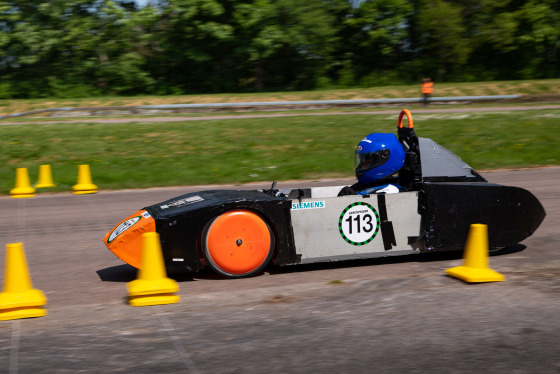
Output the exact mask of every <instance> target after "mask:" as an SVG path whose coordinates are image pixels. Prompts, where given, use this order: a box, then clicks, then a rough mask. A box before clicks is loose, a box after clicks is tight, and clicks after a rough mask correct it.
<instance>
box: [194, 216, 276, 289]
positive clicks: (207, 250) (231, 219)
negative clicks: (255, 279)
mask: <svg viewBox="0 0 560 374" xmlns="http://www.w3.org/2000/svg"><path fill="white" fill-rule="evenodd" d="M273 251H274V237H273V234H272V231H271V230H270V227H269V226H268V224H267V223H266V222H265V221H264V220H263V219H262V218H261V217H260V216H259V215H257V214H255V213H253V212H250V211H247V210H232V211H230V212H226V213H224V214H222V215H220V216H218V217H216V218H215V219H214V220H213V221H211V222H210V223H209V224H208V225H206V228H205V229H204V233H203V237H202V254H203V256H204V259H205V260H206V262H207V263H208V265H209V266H210V267H211V268H212V270H214V271H215V272H217V273H218V274H221V275H223V276H226V277H229V278H242V277H250V276H252V275H255V274H257V273H259V272H260V271H262V269H263V268H264V267H265V266H266V265H267V264H268V262H269V261H270V258H271V257H272V253H273Z"/></svg>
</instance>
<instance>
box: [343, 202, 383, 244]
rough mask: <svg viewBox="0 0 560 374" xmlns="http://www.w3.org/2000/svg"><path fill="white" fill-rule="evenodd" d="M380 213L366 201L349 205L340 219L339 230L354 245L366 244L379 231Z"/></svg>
mask: <svg viewBox="0 0 560 374" xmlns="http://www.w3.org/2000/svg"><path fill="white" fill-rule="evenodd" d="M379 224H380V220H379V214H378V213H377V210H375V208H374V207H372V206H371V205H369V204H368V203H364V202H356V203H352V204H350V205H348V206H347V207H346V208H344V210H343V211H342V213H341V214H340V218H339V219H338V231H339V232H340V235H341V236H342V238H343V239H344V240H345V241H346V242H347V243H349V244H352V245H365V244H367V243H369V242H371V241H372V240H373V239H374V238H375V236H376V235H377V233H378V232H379Z"/></svg>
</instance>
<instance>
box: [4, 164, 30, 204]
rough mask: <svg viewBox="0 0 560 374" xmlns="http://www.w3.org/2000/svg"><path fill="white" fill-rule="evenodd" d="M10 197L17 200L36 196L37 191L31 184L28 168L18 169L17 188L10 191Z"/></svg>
mask: <svg viewBox="0 0 560 374" xmlns="http://www.w3.org/2000/svg"><path fill="white" fill-rule="evenodd" d="M10 195H12V197H17V198H20V197H22V198H23V197H33V196H35V189H34V188H33V187H31V183H29V174H28V173H27V168H17V169H16V186H15V187H14V188H12V189H11V190H10Z"/></svg>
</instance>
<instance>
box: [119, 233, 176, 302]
mask: <svg viewBox="0 0 560 374" xmlns="http://www.w3.org/2000/svg"><path fill="white" fill-rule="evenodd" d="M126 286H127V288H128V296H129V298H128V301H129V304H130V305H132V306H146V305H160V304H173V303H176V302H178V301H179V296H178V295H175V294H174V293H175V292H177V291H179V286H178V285H177V282H176V281H174V280H173V279H170V278H167V274H166V272H165V265H164V263H163V255H162V253H161V244H160V241H159V234H158V233H157V232H147V233H144V234H142V268H141V269H139V270H138V279H136V280H133V281H132V282H128V283H127V285H126Z"/></svg>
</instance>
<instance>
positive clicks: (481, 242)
mask: <svg viewBox="0 0 560 374" xmlns="http://www.w3.org/2000/svg"><path fill="white" fill-rule="evenodd" d="M463 259H464V263H463V265H462V266H456V267H453V268H451V269H447V270H446V272H447V274H448V275H450V276H452V277H455V278H459V279H461V280H463V281H465V282H468V283H476V282H500V281H503V280H505V279H506V277H505V276H503V275H502V274H500V273H498V272H496V271H494V270H492V269H490V268H489V267H488V226H487V225H483V224H480V223H475V224H472V225H471V227H470V229H469V235H468V237H467V243H466V244H465V253H464V255H463Z"/></svg>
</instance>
